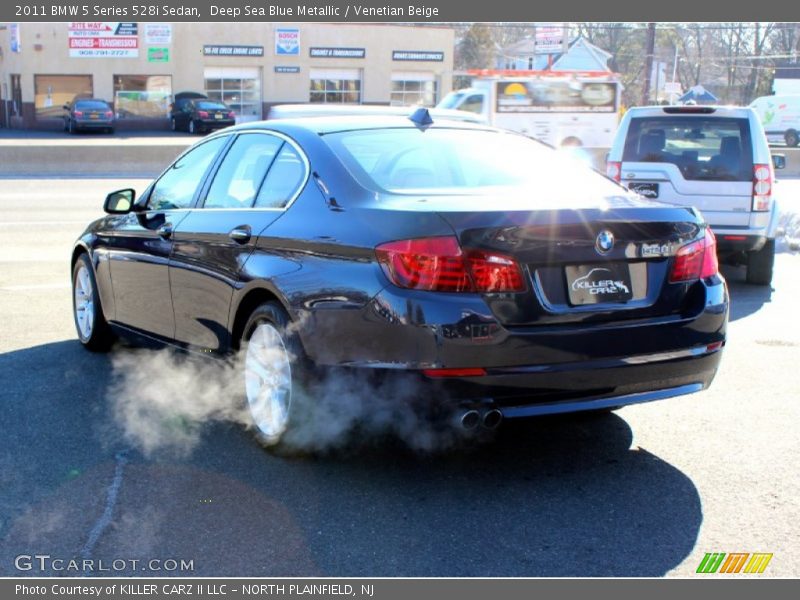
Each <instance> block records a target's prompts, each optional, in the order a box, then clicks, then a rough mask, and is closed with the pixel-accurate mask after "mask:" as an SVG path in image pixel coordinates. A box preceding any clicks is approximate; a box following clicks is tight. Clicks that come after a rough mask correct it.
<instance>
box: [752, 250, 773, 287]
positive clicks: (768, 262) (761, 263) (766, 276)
mask: <svg viewBox="0 0 800 600" xmlns="http://www.w3.org/2000/svg"><path fill="white" fill-rule="evenodd" d="M774 264H775V240H767V243H766V244H764V247H763V248H761V250H758V251H756V252H748V253H747V283H752V284H754V285H770V284H771V283H772V269H773V266H774Z"/></svg>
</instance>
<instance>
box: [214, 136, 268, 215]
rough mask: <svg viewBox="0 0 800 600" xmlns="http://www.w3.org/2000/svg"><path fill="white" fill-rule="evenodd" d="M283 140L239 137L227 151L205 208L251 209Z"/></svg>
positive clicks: (263, 137)
mask: <svg viewBox="0 0 800 600" xmlns="http://www.w3.org/2000/svg"><path fill="white" fill-rule="evenodd" d="M282 145H283V140H282V139H280V138H278V137H275V136H274V135H269V134H263V133H247V134H243V135H240V136H239V137H237V138H236V141H235V142H234V143H233V145H232V146H231V147H230V149H229V150H228V153H227V154H226V155H225V158H224V159H223V160H222V164H221V165H220V167H219V169H218V170H217V174H216V175H215V176H214V182H213V183H212V184H211V188H210V189H209V190H208V194H207V195H206V201H205V203H204V205H203V206H204V208H250V207H252V206H253V201H254V200H255V197H256V193H257V192H258V188H259V186H260V185H261V182H262V181H264V175H266V174H267V170H268V169H269V167H270V165H272V161H273V160H275V155H276V154H277V153H278V151H279V150H280V148H281V146H282Z"/></svg>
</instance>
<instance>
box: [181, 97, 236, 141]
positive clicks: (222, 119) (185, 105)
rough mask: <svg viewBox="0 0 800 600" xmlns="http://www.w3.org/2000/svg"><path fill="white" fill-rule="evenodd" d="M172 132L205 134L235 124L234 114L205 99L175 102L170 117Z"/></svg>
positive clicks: (220, 103) (221, 104)
mask: <svg viewBox="0 0 800 600" xmlns="http://www.w3.org/2000/svg"><path fill="white" fill-rule="evenodd" d="M170 123H171V126H172V131H188V132H189V133H205V132H207V131H213V130H215V129H222V128H223V127H230V126H231V125H235V124H236V114H235V113H234V112H233V111H232V110H231V109H230V107H228V106H227V105H225V104H224V103H222V102H217V101H215V100H208V99H205V98H189V99H183V100H182V101H176V102H175V105H174V106H173V109H172V113H171V115H170Z"/></svg>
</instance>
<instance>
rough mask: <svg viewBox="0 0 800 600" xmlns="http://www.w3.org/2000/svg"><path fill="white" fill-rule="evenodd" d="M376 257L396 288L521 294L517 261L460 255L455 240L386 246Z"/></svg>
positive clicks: (478, 252) (484, 253) (496, 256)
mask: <svg viewBox="0 0 800 600" xmlns="http://www.w3.org/2000/svg"><path fill="white" fill-rule="evenodd" d="M375 255H376V256H377V258H378V262H379V263H380V265H381V267H382V268H383V271H384V273H386V276H387V277H388V278H389V280H390V281H391V282H392V283H394V284H395V285H396V286H398V287H402V288H408V289H414V290H426V291H437V292H481V293H489V292H523V291H525V282H524V280H523V277H522V270H521V269H520V267H519V264H518V263H517V261H515V260H514V259H513V258H511V257H509V256H505V255H503V254H497V253H494V252H489V251H485V250H467V251H466V252H463V251H462V250H461V246H459V244H458V240H457V239H456V238H455V237H451V236H446V237H432V238H421V239H415V240H401V241H397V242H388V243H386V244H381V245H380V246H378V247H377V248H375Z"/></svg>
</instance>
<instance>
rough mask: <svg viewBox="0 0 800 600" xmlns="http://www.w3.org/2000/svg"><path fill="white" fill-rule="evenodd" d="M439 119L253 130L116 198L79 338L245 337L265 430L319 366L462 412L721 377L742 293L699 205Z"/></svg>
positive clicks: (242, 343)
mask: <svg viewBox="0 0 800 600" xmlns="http://www.w3.org/2000/svg"><path fill="white" fill-rule="evenodd" d="M428 120H429V116H428V115H427V113H426V112H425V111H424V109H421V112H420V111H418V112H417V113H415V116H414V118H413V119H412V120H410V119H407V118H402V117H380V118H372V117H338V118H316V119H308V120H302V119H298V120H284V121H280V120H279V121H269V122H263V123H256V124H248V125H246V126H244V125H243V126H238V127H235V128H231V129H228V130H226V131H224V132H220V133H218V134H216V135H213V136H210V137H209V138H206V139H204V140H203V141H201V142H199V143H198V144H195V145H194V146H193V147H192V148H190V149H189V150H188V151H187V152H185V153H184V154H183V155H182V156H180V157H179V158H178V159H177V160H176V162H175V163H174V164H173V165H172V166H171V167H169V168H168V169H167V170H166V171H165V172H164V173H163V174H162V175H161V176H160V177H159V178H158V179H156V180H155V181H154V182H153V183H152V184H151V185H150V186H149V188H148V189H147V190H146V191H145V192H144V194H143V195H142V196H141V197H140V198H138V199H135V200H134V197H133V191H132V190H121V191H119V192H115V193H112V194H110V195H109V196H108V198H107V199H106V205H105V209H106V212H108V213H109V216H106V217H104V218H101V219H99V220H97V221H95V222H94V223H92V224H91V225H90V226H89V227H88V229H87V230H86V232H85V233H84V234H83V235H82V236H81V237H80V239H79V240H78V242H77V244H76V245H75V248H74V252H73V255H72V270H73V283H74V313H75V322H76V325H77V330H78V335H79V338H80V340H81V342H82V343H83V344H84V345H85V346H86V347H88V348H89V349H92V350H101V349H107V348H109V346H110V344H111V342H112V339H113V334H115V333H119V334H130V333H135V334H137V335H138V336H144V337H146V338H148V339H152V340H158V341H160V342H162V343H163V342H166V343H169V344H173V345H177V346H179V347H182V348H185V349H188V350H198V351H202V352H205V353H207V352H208V351H213V352H214V353H219V354H223V355H224V354H226V353H231V352H235V351H237V350H241V351H242V354H243V356H244V367H243V368H242V374H241V377H242V379H241V381H242V392H243V395H244V396H245V397H246V398H247V404H248V406H249V409H250V414H251V416H252V419H253V424H254V431H255V432H256V435H257V437H258V439H259V440H260V441H261V442H262V443H263V444H264V445H267V446H273V445H277V444H279V443H280V442H281V439H282V437H284V433H285V432H286V431H287V430H288V429H289V428H291V427H292V425H293V418H294V417H295V414H296V406H295V405H296V403H297V399H298V397H299V396H298V394H297V389H298V388H297V386H298V382H299V381H300V380H301V378H302V377H303V376H305V375H307V374H308V372H309V371H312V372H313V371H314V370H316V369H318V368H319V367H329V368H333V367H335V368H341V369H345V368H346V369H350V370H351V372H352V370H355V371H357V372H361V373H366V372H369V373H382V374H391V375H394V376H403V377H408V378H410V379H413V380H414V382H415V383H416V384H418V385H422V386H429V387H430V389H429V390H427V391H424V392H421V394H422V396H421V397H423V398H424V399H426V400H427V399H436V400H435V402H436V403H437V405H443V406H446V407H448V408H449V409H450V410H452V411H455V413H456V415H457V416H458V417H459V418H460V420H461V423H462V424H463V426H464V427H465V428H473V427H474V428H476V427H479V426H484V427H495V426H496V425H497V424H498V423H499V422H500V420H501V419H502V418H503V417H521V416H529V415H540V414H546V413H558V412H570V411H580V410H604V409H605V410H607V409H610V408H614V407H618V406H622V405H626V404H633V403H639V402H647V401H650V400H657V399H661V398H667V397H670V396H677V395H680V394H687V393H691V392H695V391H698V390H702V389H704V388H706V387H707V386H708V385H709V384H710V383H711V381H712V379H713V378H714V375H715V373H716V370H717V366H718V364H719V360H720V356H721V349H722V346H723V344H724V342H725V328H726V323H727V316H728V295H727V290H726V285H725V282H724V280H723V279H722V278H721V277H720V275H719V274H718V272H717V262H716V253H715V251H714V245H715V241H714V236H713V234H712V233H711V230H710V229H709V228H708V227H707V226H706V225H705V223H704V222H703V220H702V218H701V216H700V215H699V213H698V212H696V211H695V210H693V209H689V208H683V207H672V206H667V205H659V204H655V203H651V202H649V201H646V200H643V199H641V198H639V197H637V196H635V195H633V194H632V193H630V192H628V191H627V190H625V189H623V188H622V187H620V186H618V185H617V184H615V183H613V182H611V181H610V180H608V179H606V178H605V177H603V176H601V175H599V174H597V173H596V172H594V171H591V170H589V169H588V168H585V167H583V166H581V165H578V164H577V163H573V162H571V161H570V160H568V159H565V158H563V157H562V156H561V155H559V154H558V153H557V152H555V151H553V150H551V149H549V148H547V147H545V146H544V145H542V144H540V143H538V142H535V141H533V140H531V139H529V138H526V137H524V136H521V135H517V134H514V133H510V132H506V131H500V130H497V129H492V128H488V127H481V126H477V125H470V124H465V123H445V122H441V123H438V124H437V123H434V124H430V123H428ZM401 374H402V375H401ZM387 376H388V375H387ZM421 389H422V390H424V389H425V388H424V387H423V388H421ZM430 401H431V402H434V400H430Z"/></svg>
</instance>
